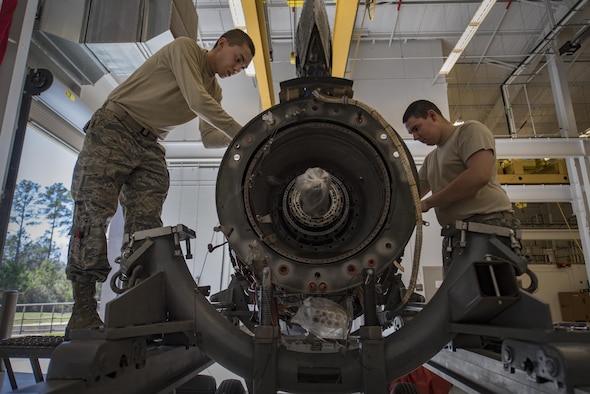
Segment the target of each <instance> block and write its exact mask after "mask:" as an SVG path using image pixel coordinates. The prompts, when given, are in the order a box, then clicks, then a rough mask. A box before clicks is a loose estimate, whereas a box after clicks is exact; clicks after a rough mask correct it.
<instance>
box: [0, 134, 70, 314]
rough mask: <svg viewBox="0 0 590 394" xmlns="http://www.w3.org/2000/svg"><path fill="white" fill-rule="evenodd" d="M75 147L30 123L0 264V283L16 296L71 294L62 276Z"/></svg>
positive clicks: (51, 298)
mask: <svg viewBox="0 0 590 394" xmlns="http://www.w3.org/2000/svg"><path fill="white" fill-rule="evenodd" d="M76 157H77V153H76V152H74V150H72V149H70V148H68V147H66V146H65V145H64V144H62V143H60V142H59V141H57V140H55V139H53V138H51V137H49V136H48V135H46V134H45V133H43V132H41V131H39V130H37V129H36V128H34V127H31V126H29V127H28V128H27V132H26V137H25V141H24V146H23V152H22V157H21V163H20V166H19V171H18V177H17V185H16V188H15V193H14V198H13V201H12V208H11V213H10V223H9V226H8V231H7V234H6V243H5V246H4V253H3V255H2V261H1V265H0V289H3V290H7V289H11V290H18V291H19V302H20V303H23V302H58V301H65V300H66V299H67V298H68V297H69V293H70V292H69V288H68V286H67V284H66V280H65V264H66V259H67V246H68V232H69V229H70V226H71V219H72V209H73V201H72V198H71V195H70V190H69V188H70V183H71V176H72V170H73V167H74V163H75V161H76Z"/></svg>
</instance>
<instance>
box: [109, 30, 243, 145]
mask: <svg viewBox="0 0 590 394" xmlns="http://www.w3.org/2000/svg"><path fill="white" fill-rule="evenodd" d="M206 53H207V51H206V50H205V49H202V48H200V47H199V46H198V45H197V43H196V42H195V41H194V40H192V39H191V38H188V37H179V38H177V39H175V40H174V41H172V42H171V43H169V44H167V45H166V46H164V47H163V48H162V49H160V50H159V51H158V52H156V53H155V54H154V55H153V56H151V57H150V58H149V59H147V60H146V61H145V63H143V64H142V65H141V66H140V67H139V68H138V69H137V70H135V72H134V73H133V74H131V75H130V76H129V78H127V80H125V81H124V82H123V83H122V84H120V85H119V86H118V87H117V88H115V90H113V91H112V92H111V94H110V95H109V97H108V99H109V100H112V101H115V102H117V103H118V104H119V105H120V106H121V107H123V109H125V111H127V113H128V114H129V115H130V116H131V117H132V118H133V119H134V120H135V121H137V122H138V123H139V124H141V125H142V126H143V127H145V128H146V129H148V130H150V131H151V132H153V133H154V134H156V135H157V136H158V137H159V138H160V139H163V138H165V137H166V135H167V134H168V132H169V131H170V129H172V128H173V127H174V126H177V125H180V124H183V123H186V122H188V121H190V120H192V119H194V118H195V117H197V116H199V118H200V123H199V128H200V131H201V139H202V140H203V144H204V145H205V146H206V147H222V146H227V145H228V144H229V142H230V139H231V138H233V137H234V136H235V135H236V134H237V133H238V131H240V129H241V128H242V126H241V125H240V124H239V123H237V122H236V121H235V120H234V119H233V118H232V117H231V116H230V115H229V114H228V113H227V112H225V110H224V109H223V108H222V107H221V104H220V102H221V97H222V96H221V86H219V83H218V82H217V79H216V78H215V74H214V73H213V72H212V71H211V69H210V67H209V65H208V64H207V61H206V56H205V54H206ZM224 134H225V135H224Z"/></svg>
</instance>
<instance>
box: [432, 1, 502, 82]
mask: <svg viewBox="0 0 590 394" xmlns="http://www.w3.org/2000/svg"><path fill="white" fill-rule="evenodd" d="M495 3H496V0H484V1H482V2H481V4H480V5H479V8H478V9H477V11H475V15H473V18H472V19H471V22H469V24H468V25H467V27H466V28H465V31H464V32H463V34H461V37H459V41H457V44H456V45H455V48H453V50H452V51H451V53H450V55H449V57H447V60H445V62H444V64H443V66H442V67H441V69H440V71H439V72H438V73H439V74H441V75H447V74H448V73H450V72H451V69H452V68H453V66H454V65H455V63H456V62H457V60H459V58H460V57H461V54H462V53H463V51H464V50H465V48H467V45H469V42H470V41H471V39H472V38H473V36H474V35H475V33H476V32H477V29H479V25H480V24H481V23H482V22H483V21H484V19H485V18H486V16H487V15H488V13H489V12H490V10H491V9H492V6H493V5H494V4H495Z"/></svg>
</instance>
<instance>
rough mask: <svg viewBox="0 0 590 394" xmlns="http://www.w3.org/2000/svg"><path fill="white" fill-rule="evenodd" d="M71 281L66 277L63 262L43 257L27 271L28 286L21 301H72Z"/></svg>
mask: <svg viewBox="0 0 590 394" xmlns="http://www.w3.org/2000/svg"><path fill="white" fill-rule="evenodd" d="M71 294H72V291H71V283H70V281H69V280H68V279H67V278H66V274H65V269H64V266H63V264H61V263H60V262H59V261H55V260H50V259H45V260H43V261H42V262H41V264H39V265H38V266H37V267H36V268H35V269H34V270H32V271H29V287H28V288H27V289H26V290H25V292H24V294H23V297H22V299H23V300H22V301H21V302H29V303H35V302H67V301H72V295H71Z"/></svg>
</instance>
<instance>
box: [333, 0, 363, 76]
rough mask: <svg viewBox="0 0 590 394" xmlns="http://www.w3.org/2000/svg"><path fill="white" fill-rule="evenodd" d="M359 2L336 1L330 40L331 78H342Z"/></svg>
mask: <svg viewBox="0 0 590 394" xmlns="http://www.w3.org/2000/svg"><path fill="white" fill-rule="evenodd" d="M358 5H359V0H339V1H336V15H335V17H334V36H333V39H332V76H333V77H338V78H344V73H345V72H346V65H347V63H348V52H349V51H350V41H351V40H352V31H353V30H354V21H355V19H356V14H357V10H358Z"/></svg>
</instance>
